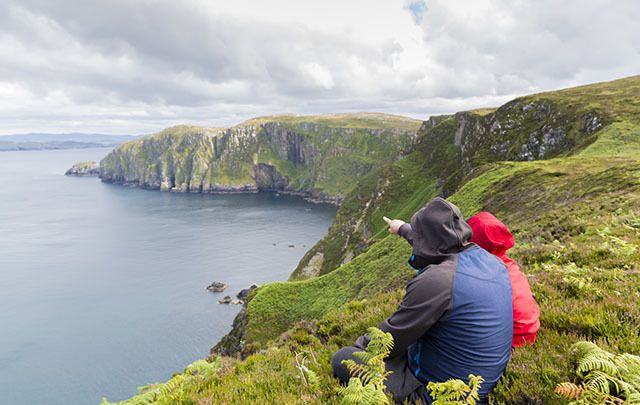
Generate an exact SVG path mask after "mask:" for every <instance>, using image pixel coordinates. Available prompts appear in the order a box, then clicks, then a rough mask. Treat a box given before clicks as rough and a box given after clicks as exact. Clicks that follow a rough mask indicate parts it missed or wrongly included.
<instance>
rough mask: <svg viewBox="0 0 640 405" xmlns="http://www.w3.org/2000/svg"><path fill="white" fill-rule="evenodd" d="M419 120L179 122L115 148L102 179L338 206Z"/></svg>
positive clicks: (399, 150)
mask: <svg viewBox="0 0 640 405" xmlns="http://www.w3.org/2000/svg"><path fill="white" fill-rule="evenodd" d="M336 117H337V118H336ZM390 124H393V125H397V127H393V126H390ZM419 125H420V122H419V121H416V120H412V119H405V118H401V117H396V116H386V115H384V114H356V115H340V116H335V115H334V116H310V117H291V116H284V117H273V118H260V119H255V120H250V121H247V122H245V123H243V124H240V125H238V126H235V127H231V128H226V129H224V128H223V129H207V128H200V127H190V126H179V127H173V128H168V129H166V130H164V131H162V132H160V133H158V134H155V135H150V136H147V137H144V138H142V139H139V140H135V141H132V142H128V143H126V144H123V145H121V146H120V147H118V148H116V149H115V150H113V151H112V152H111V153H110V154H109V155H107V156H106V157H105V158H104V159H103V160H102V161H101V162H100V177H101V179H102V181H104V182H108V183H118V184H125V185H130V186H134V187H142V188H147V189H159V190H162V191H171V192H197V193H238V192H241V193H244V192H257V191H277V192H283V193H288V194H295V195H302V196H304V197H306V198H309V199H311V200H314V201H322V202H331V203H334V204H340V203H341V201H342V198H343V197H344V195H345V194H346V193H347V192H348V191H350V190H351V189H352V188H353V187H354V186H355V184H356V183H357V180H358V178H359V177H361V176H363V175H365V174H367V173H369V172H370V171H371V170H374V169H375V168H377V167H380V166H382V165H384V164H386V163H390V162H392V161H394V160H397V159H398V158H400V157H401V156H403V155H405V154H406V153H407V152H408V151H409V150H410V149H411V147H412V145H413V141H414V139H415V134H416V131H417V130H418V128H419Z"/></svg>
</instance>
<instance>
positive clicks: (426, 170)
mask: <svg viewBox="0 0 640 405" xmlns="http://www.w3.org/2000/svg"><path fill="white" fill-rule="evenodd" d="M600 88H601V87H598V86H591V87H589V86H588V87H585V88H581V87H578V88H574V89H568V90H564V91H556V92H549V93H541V94H536V95H531V96H526V97H521V98H518V99H515V100H513V101H510V102H508V103H506V104H504V105H503V106H501V107H499V108H497V109H483V110H473V111H464V112H459V113H456V114H454V115H443V116H436V117H431V118H429V119H428V120H427V121H425V122H424V123H423V124H422V126H421V128H420V130H419V131H418V135H417V139H416V142H415V145H414V148H413V150H412V152H411V153H410V154H408V155H407V156H406V157H405V158H404V159H403V160H402V162H398V164H393V165H389V166H386V167H384V168H381V169H380V170H379V171H375V172H373V173H371V174H369V175H368V176H365V177H364V178H362V179H361V181H360V182H359V183H358V187H356V188H355V189H354V190H353V192H351V193H350V194H349V195H347V196H346V198H345V201H344V204H343V205H342V207H341V208H340V209H339V211H338V213H337V215H336V221H335V222H334V224H333V225H332V226H331V228H330V230H329V233H328V234H327V235H326V236H325V238H324V239H323V240H321V241H320V242H318V243H317V244H316V245H315V246H314V247H313V248H312V249H311V250H310V251H309V252H307V254H306V255H305V256H304V257H303V259H302V260H301V261H300V263H299V265H298V267H297V269H296V270H295V272H294V273H293V274H292V276H291V279H292V280H296V279H303V278H308V277H313V276H317V275H321V274H325V273H327V272H330V271H332V270H333V269H335V268H337V267H338V266H339V265H341V264H344V263H346V262H348V261H350V260H351V259H352V258H353V257H355V256H357V255H358V254H360V253H362V252H363V251H365V250H366V249H367V248H368V247H369V246H370V245H371V244H373V243H374V242H376V241H377V240H379V239H380V238H381V237H384V236H386V234H385V233H384V228H385V226H384V222H383V221H382V216H383V215H387V216H396V217H403V218H405V219H406V220H408V219H409V218H410V216H411V214H412V213H413V210H415V209H417V208H419V206H420V204H422V203H424V201H425V200H426V199H427V198H429V197H431V196H436V195H440V196H443V197H448V196H450V195H451V194H453V193H454V192H455V191H457V189H458V187H459V186H460V185H461V184H462V183H463V182H464V180H465V179H468V178H469V177H470V176H474V175H477V174H478V173H477V170H478V169H480V168H481V167H483V166H485V165H487V164H489V163H492V162H499V161H534V160H544V159H549V158H553V157H557V156H566V155H572V154H575V153H577V152H579V151H581V150H583V149H584V148H585V147H587V146H588V145H589V144H591V143H592V142H594V141H595V140H596V139H597V134H598V131H599V130H601V129H602V128H604V127H605V126H607V125H609V124H610V123H612V122H613V121H615V120H616V119H618V118H619V117H617V115H618V114H619V111H620V110H621V108H620V104H623V105H624V103H618V105H616V106H615V108H612V106H611V105H610V104H609V103H610V101H608V99H607V98H606V97H604V96H600V95H599V94H600V93H599V92H600V90H599V89H600ZM585 89H586V90H585ZM600 100H602V101H600ZM425 184H426V185H427V186H425ZM398 201H405V202H406V204H405V205H404V206H403V207H402V209H401V210H399V209H398V207H399V205H398V203H397V202H398Z"/></svg>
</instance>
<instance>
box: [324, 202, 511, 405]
mask: <svg viewBox="0 0 640 405" xmlns="http://www.w3.org/2000/svg"><path fill="white" fill-rule="evenodd" d="M385 220H386V221H387V223H388V224H389V231H390V232H391V233H393V234H398V235H400V236H402V237H403V238H405V239H406V240H407V241H408V242H409V243H410V244H411V246H412V247H413V252H412V253H413V254H412V256H411V258H410V260H409V264H410V265H411V266H412V267H414V268H415V269H416V270H417V273H416V276H415V277H414V278H413V279H412V280H411V281H409V283H408V284H407V287H406V293H405V296H404V298H403V300H402V302H401V303H400V305H399V307H398V309H397V310H396V311H395V312H394V313H393V314H391V316H389V318H387V319H386V320H385V321H384V322H382V323H381V324H380V325H379V326H378V327H379V328H380V329H381V330H383V331H384V332H389V333H390V334H391V335H392V336H393V339H394V347H393V350H392V352H391V353H390V354H389V356H388V358H387V359H386V360H385V364H386V367H387V369H388V370H389V371H392V374H390V375H389V377H388V378H387V390H388V391H389V392H390V393H391V394H392V395H393V397H394V399H395V400H396V401H397V402H403V401H409V402H410V403H418V402H420V403H423V404H426V403H431V402H432V399H431V397H430V396H429V394H428V392H427V389H426V387H425V386H426V384H427V383H429V382H431V381H433V382H443V381H446V380H449V379H452V378H457V379H461V380H463V381H467V379H468V376H469V374H474V375H479V376H482V377H483V378H484V383H483V384H482V386H481V389H480V402H479V403H481V404H482V403H486V401H487V397H488V395H489V393H490V392H491V390H493V388H494V387H495V385H496V384H497V382H498V380H499V379H500V377H501V376H502V374H503V372H504V370H505V368H506V366H507V363H508V361H509V357H510V354H511V343H512V336H513V308H512V303H511V301H512V297H511V282H510V280H509V274H508V272H507V269H506V267H505V265H504V263H502V261H500V260H499V259H498V258H497V257H496V256H494V255H492V254H490V253H489V252H487V251H486V250H484V249H482V248H480V247H478V246H477V245H476V244H474V243H472V242H470V239H471V235H472V231H471V227H470V226H469V225H468V224H467V223H466V222H465V220H464V219H463V218H462V214H461V213H460V210H459V209H458V207H456V206H455V205H454V204H452V203H450V202H448V201H446V200H445V199H442V198H435V199H433V200H431V201H430V202H429V203H428V204H427V205H425V206H424V207H423V208H422V209H421V210H419V211H418V212H416V213H415V214H414V215H413V217H412V218H411V223H410V224H407V223H404V222H403V221H401V220H389V219H387V218H385ZM368 342H369V337H368V335H366V334H365V335H363V336H361V337H360V338H358V340H357V341H356V343H355V346H349V347H345V348H342V349H340V350H339V351H338V352H336V353H335V355H334V358H333V362H332V364H333V369H334V374H335V375H336V376H337V377H338V378H339V379H340V380H341V381H342V382H347V381H348V380H349V372H348V370H347V369H346V367H345V366H344V365H343V364H342V361H343V360H345V359H348V358H353V356H352V354H353V353H354V352H356V351H361V350H363V349H364V348H366V346H367V344H368Z"/></svg>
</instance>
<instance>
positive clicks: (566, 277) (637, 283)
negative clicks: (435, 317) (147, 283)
mask: <svg viewBox="0 0 640 405" xmlns="http://www.w3.org/2000/svg"><path fill="white" fill-rule="evenodd" d="M639 83H640V79H639V78H633V79H627V80H626V81H619V82H613V83H606V84H601V85H597V86H592V87H591V88H590V89H585V88H576V89H570V90H565V91H563V92H559V93H547V94H542V95H539V96H532V97H545V98H546V99H549V98H550V97H559V99H558V100H556V101H555V102H558V103H562V102H567V100H568V99H571V98H572V97H573V101H571V100H570V101H569V102H570V103H576V102H578V101H580V102H588V103H590V105H591V104H597V105H596V107H597V108H599V109H606V110H607V112H608V117H609V118H610V120H611V121H610V124H609V125H608V126H607V127H605V128H604V129H602V130H601V131H599V132H598V140H597V141H596V142H595V143H592V144H590V145H589V146H586V147H584V148H583V149H582V151H581V152H580V153H578V154H575V155H574V156H572V157H568V158H567V157H565V158H557V159H551V160H544V161H536V162H496V163H491V164H489V165H488V166H484V167H482V168H479V169H477V170H474V172H473V173H472V174H470V175H469V176H468V178H467V179H465V180H463V181H462V183H463V185H462V187H460V188H459V190H458V191H457V192H456V193H454V194H453V195H452V196H451V197H450V199H451V200H452V201H453V202H455V203H456V204H458V205H459V206H460V207H461V209H462V210H463V212H464V214H465V215H467V216H469V215H472V214H474V213H475V212H477V211H479V210H489V211H491V212H494V213H495V214H496V215H497V216H498V217H500V218H502V219H503V220H504V221H505V223H507V225H509V226H510V227H511V228H512V230H513V232H514V234H515V236H516V240H517V242H518V245H517V247H516V248H515V249H514V250H513V252H512V253H513V257H514V258H516V259H517V260H519V261H520V262H521V264H522V265H523V270H524V271H525V272H526V273H528V274H529V276H530V282H531V285H532V288H533V291H534V294H535V296H536V298H537V300H538V302H539V304H540V306H541V309H542V316H541V323H542V327H541V331H540V333H539V337H538V341H537V343H536V345H535V346H533V347H529V348H524V349H518V350H516V352H515V353H514V355H513V357H512V361H511V363H510V365H509V367H508V370H507V374H506V375H505V377H504V379H503V381H502V383H501V385H500V386H499V387H498V388H497V389H496V391H495V393H494V396H493V402H494V403H562V402H563V401H562V400H561V399H560V398H559V397H557V396H556V395H555V394H554V393H553V387H554V386H555V384H556V383H558V382H560V381H568V380H572V379H573V378H574V373H573V371H572V365H571V364H570V362H569V361H567V359H568V356H569V351H568V349H569V347H570V345H571V344H572V343H573V342H575V341H576V340H580V339H589V340H594V341H596V342H598V343H599V344H601V345H602V346H604V347H605V348H609V349H613V350H616V351H626V352H631V353H636V354H637V353H638V352H640V308H638V306H637V305H636V302H638V300H639V299H640V270H639V269H640V249H639V248H638V246H639V245H640V163H639V162H638V159H640V122H639V118H640V104H639V103H640V91H638V89H639V88H640V87H639V86H638V84H639ZM594 87H595V88H594ZM586 93H588V94H586ZM585 94H586V95H585ZM594 94H596V96H594ZM407 159H409V160H410V159H411V157H408V158H407ZM407 159H405V160H404V161H401V162H398V163H397V164H395V165H394V167H395V168H396V169H389V168H387V169H384V170H390V171H391V172H390V174H389V178H390V179H393V175H394V173H396V174H398V173H400V174H401V175H402V174H403V175H406V174H407V173H411V171H412V170H413V169H412V165H411V164H408V163H407ZM402 165H406V167H402ZM393 170H400V172H393ZM403 170H404V171H403ZM383 178H384V176H383ZM423 178H424V183H423V186H424V189H425V190H432V189H433V185H432V184H431V183H432V182H431V180H432V179H430V178H427V177H423ZM401 179H402V177H401V178H400V179H398V180H399V182H400V183H404V182H406V181H409V180H406V179H405V180H401ZM410 181H417V180H416V179H415V178H414V179H412V180H410ZM430 194H432V192H431V191H425V192H424V194H422V195H421V194H420V190H417V189H416V191H415V192H414V193H412V194H410V195H403V196H402V200H399V199H398V198H396V199H395V201H397V202H398V204H397V206H396V207H395V212H396V213H397V212H403V211H406V212H407V213H410V212H412V211H413V210H414V205H418V206H419V204H422V203H424V202H425V201H426V200H427V199H428V198H429V197H430ZM408 207H410V208H408ZM338 220H339V218H338ZM376 235H377V238H378V239H377V240H379V241H378V242H376V243H374V244H373V246H372V247H371V248H370V249H369V250H367V251H366V252H364V253H362V254H360V255H359V256H357V257H356V259H354V260H353V261H351V262H350V263H348V264H346V265H343V266H341V267H339V268H338V269H336V270H335V271H333V272H331V273H329V274H327V275H324V276H321V277H317V278H313V279H310V280H305V281H298V282H289V283H277V284H272V285H268V286H265V287H263V288H261V289H259V291H258V293H257V294H256V295H255V296H254V298H253V299H252V300H251V301H250V303H249V305H248V309H247V310H248V313H249V319H251V317H253V319H255V320H259V321H260V322H255V323H253V324H252V323H251V322H249V326H248V330H247V340H248V341H250V344H249V349H250V350H257V349H260V348H263V350H266V351H260V352H258V353H257V354H254V355H251V356H249V358H248V359H247V361H246V362H238V361H230V364H229V365H228V367H227V368H223V371H222V372H220V373H219V374H217V375H216V376H215V377H212V380H211V381H210V384H209V385H207V384H204V385H202V386H201V387H203V389H202V390H200V391H199V392H198V393H197V394H194V395H193V396H192V399H193V400H194V401H199V402H202V403H207V402H210V403H235V402H243V401H246V400H247V399H249V398H251V399H254V400H259V401H263V402H265V403H273V402H282V403H284V402H286V403H296V402H298V403H302V402H305V403H332V402H336V401H337V398H336V394H335V382H334V381H332V379H331V377H330V356H331V353H332V351H333V350H335V349H336V348H337V347H339V346H340V345H343V344H345V343H349V342H351V341H352V340H353V339H354V338H355V337H356V336H357V335H359V334H360V333H362V332H363V331H364V330H366V327H367V326H370V325H375V324H376V323H377V322H379V321H380V320H382V319H384V317H386V316H387V315H388V314H389V313H390V312H391V311H392V310H393V309H394V308H395V305H396V304H397V302H398V301H399V299H400V297H401V292H400V291H401V289H397V287H398V286H400V285H401V284H402V283H403V282H404V281H405V280H406V278H407V277H409V276H410V273H408V271H407V269H406V265H404V264H403V263H404V260H405V259H406V255H407V253H408V249H407V247H406V246H403V244H402V242H401V241H399V240H398V239H397V238H395V237H383V234H381V233H380V232H376ZM578 281H581V282H578ZM394 290H395V291H394ZM363 298H365V299H366V302H362V301H354V302H351V303H348V302H349V301H350V300H351V299H363ZM305 319H306V320H307V321H302V320H305ZM313 319H320V321H318V322H314V321H312V322H310V321H311V320H313ZM296 322H301V323H300V324H298V326H294V327H293V329H291V330H289V331H288V332H286V333H285V334H284V335H282V336H280V337H278V336H279V334H280V332H282V331H284V330H285V329H286V328H287V327H289V326H293V325H295V324H296ZM295 353H306V354H305V355H306V357H307V358H308V362H307V363H306V364H307V365H308V366H309V367H310V368H311V369H312V370H315V371H316V372H317V374H318V376H319V377H320V382H319V385H317V386H311V385H307V384H305V382H304V381H303V380H302V377H301V372H300V371H299V370H298V369H297V368H296V362H295ZM273 370H277V372H273Z"/></svg>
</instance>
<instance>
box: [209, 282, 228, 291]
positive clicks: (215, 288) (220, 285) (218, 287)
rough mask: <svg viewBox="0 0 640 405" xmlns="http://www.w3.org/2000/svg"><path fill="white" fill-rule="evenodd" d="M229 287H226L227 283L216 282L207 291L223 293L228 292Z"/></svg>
mask: <svg viewBox="0 0 640 405" xmlns="http://www.w3.org/2000/svg"><path fill="white" fill-rule="evenodd" d="M228 287H229V286H228V285H226V284H225V283H221V282H219V281H214V282H213V283H211V284H210V285H209V286H208V287H207V290H209V291H211V292H223V291H224V290H226V289H227V288H228Z"/></svg>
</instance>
